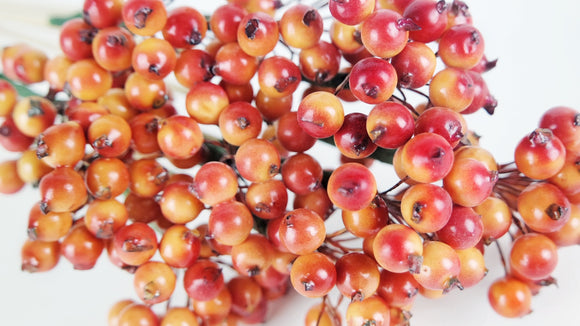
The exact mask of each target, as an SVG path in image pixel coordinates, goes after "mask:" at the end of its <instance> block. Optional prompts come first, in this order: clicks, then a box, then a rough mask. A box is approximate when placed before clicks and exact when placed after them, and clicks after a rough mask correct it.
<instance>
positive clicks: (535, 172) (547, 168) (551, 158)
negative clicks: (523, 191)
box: [514, 128, 566, 180]
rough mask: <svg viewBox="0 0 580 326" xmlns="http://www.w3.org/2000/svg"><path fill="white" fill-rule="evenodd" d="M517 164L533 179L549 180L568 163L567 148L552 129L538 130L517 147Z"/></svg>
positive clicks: (515, 154)
mask: <svg viewBox="0 0 580 326" xmlns="http://www.w3.org/2000/svg"><path fill="white" fill-rule="evenodd" d="M514 156H515V162H516V165H517V167H518V170H520V171H521V172H522V173H523V174H525V175H526V176H528V177H530V178H532V179H538V180H542V179H548V178H550V177H552V176H554V175H555V174H556V173H558V172H559V171H560V170H561V169H562V167H563V166H564V164H565V163H566V148H565V147H564V144H562V141H560V139H559V138H558V137H557V136H555V135H554V134H553V133H552V131H551V129H541V128H538V129H536V130H534V131H532V132H531V133H530V134H529V135H528V136H526V137H524V138H522V140H521V141H520V142H519V143H518V145H517V146H516V149H515V152H514Z"/></svg>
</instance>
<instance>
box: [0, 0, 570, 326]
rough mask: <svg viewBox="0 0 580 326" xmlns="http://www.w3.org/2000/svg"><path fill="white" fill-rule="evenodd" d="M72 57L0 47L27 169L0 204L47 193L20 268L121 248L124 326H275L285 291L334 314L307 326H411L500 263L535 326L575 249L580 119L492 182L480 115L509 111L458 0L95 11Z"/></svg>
mask: <svg viewBox="0 0 580 326" xmlns="http://www.w3.org/2000/svg"><path fill="white" fill-rule="evenodd" d="M60 49H61V54H59V55H57V56H54V57H52V58H49V57H48V56H47V55H46V54H45V53H44V52H43V51H41V50H38V49H36V48H34V47H32V46H30V45H26V44H15V45H13V46H9V47H6V48H4V49H3V50H2V53H1V58H0V59H1V67H2V79H0V122H1V125H0V144H1V145H2V147H3V148H4V149H5V150H7V151H10V152H16V153H20V154H19V158H18V159H14V160H7V161H4V162H2V163H0V193H2V194H12V193H15V192H18V191H19V190H20V189H22V188H23V187H25V185H26V184H31V185H32V186H34V187H37V188H38V192H39V194H40V200H38V201H37V202H36V203H34V204H33V205H32V208H31V209H30V214H29V220H28V229H27V232H28V233H27V234H28V240H27V241H26V242H25V243H24V244H23V246H22V269H23V270H24V271H28V272H45V271H49V270H51V269H53V268H54V267H55V266H56V265H57V264H58V262H59V260H60V258H64V259H65V260H67V261H68V262H70V263H71V264H72V267H73V268H74V269H77V270H87V269H91V268H93V267H94V266H95V265H96V264H97V262H98V260H99V258H100V257H101V256H102V255H103V252H104V251H105V252H106V255H107V256H108V258H109V260H110V262H111V263H112V264H114V265H115V266H118V267H119V268H120V269H122V270H124V271H126V272H129V273H132V274H133V279H134V288H135V295H136V296H137V297H138V298H139V301H134V300H123V301H119V302H117V303H115V304H114V305H113V306H112V308H111V309H110V313H109V316H108V322H109V325H110V326H128V325H165V326H169V325H237V324H242V323H243V324H257V323H262V322H264V321H265V317H266V314H267V311H268V304H269V302H270V301H272V300H275V299H277V298H280V297H282V296H283V295H284V294H286V293H287V291H288V290H294V291H296V292H298V293H299V294H301V295H303V296H305V297H308V298H320V301H317V303H316V304H315V305H313V306H312V307H311V309H310V310H309V311H308V312H307V313H306V315H305V317H304V324H305V325H334V326H336V325H341V324H342V323H344V322H346V325H349V326H365V325H377V326H378V325H383V326H388V325H392V326H397V325H408V324H409V322H410V321H409V319H410V318H411V311H412V307H413V303H414V300H415V299H416V297H417V295H418V294H421V295H424V296H426V297H430V298H433V297H439V296H442V295H445V294H446V293H448V292H449V291H455V289H464V288H468V287H472V286H474V285H476V284H478V283H479V282H480V281H481V280H482V278H483V277H484V276H485V275H486V273H487V268H486V262H485V260H484V251H485V250H489V248H490V246H497V247H498V249H499V251H500V253H501V259H502V263H503V266H504V268H505V277H503V278H501V279H498V280H496V281H494V282H493V284H492V285H491V287H490V289H489V297H488V299H489V302H490V304H491V306H492V308H493V309H494V310H495V311H496V312H497V313H499V314H500V315H502V316H505V317H522V316H524V315H526V314H528V313H529V312H530V311H531V308H530V307H531V299H532V296H533V295H535V294H536V293H538V292H539V291H540V289H541V288H542V287H543V286H546V285H550V284H554V283H555V279H554V278H553V277H552V273H553V271H554V269H555V267H556V264H557V261H558V248H559V247H563V246H572V245H577V244H580V169H579V165H580V112H578V111H576V110H574V109H572V108H568V107H554V108H552V109H549V110H548V111H546V112H545V114H544V115H543V116H542V118H541V120H540V122H539V124H538V126H537V129H535V130H534V131H532V132H531V133H530V134H528V135H526V136H525V137H523V138H522V139H521V141H520V142H519V143H518V145H517V147H516V148H515V152H514V162H512V163H507V164H498V163H497V162H496V160H495V158H494V156H493V154H492V153H491V152H489V151H488V150H486V149H484V148H482V147H480V146H479V145H478V136H477V135H476V134H475V133H474V132H472V131H471V130H470V129H469V127H468V125H467V122H466V119H465V118H464V116H465V115H467V114H471V113H474V112H476V111H478V110H485V111H487V112H488V113H489V114H493V112H494V110H495V108H496V106H497V103H496V101H495V99H494V97H493V96H492V95H491V94H490V91H489V89H488V87H487V85H486V83H485V81H484V79H483V77H482V76H483V74H484V73H485V72H486V71H488V70H490V69H492V68H493V67H494V66H495V61H493V60H488V59H487V58H486V56H485V43H484V38H483V35H482V34H481V33H480V32H479V30H478V29H477V28H476V27H474V26H473V23H472V17H471V15H470V12H469V10H468V8H467V5H466V4H465V3H463V2H461V1H458V0H454V1H452V2H450V3H446V2H445V1H444V0H440V1H435V0H376V1H375V0H357V1H344V0H330V1H319V2H312V3H309V4H306V2H303V1H289V2H287V3H282V2H280V1H276V0H230V1H228V3H227V4H223V5H220V6H219V7H218V8H216V9H215V10H214V11H213V12H212V13H211V15H209V16H204V15H203V14H202V13H200V12H199V11H198V10H197V9H195V8H193V7H191V6H174V5H172V4H171V3H170V2H167V3H165V2H163V1H162V0H127V1H121V0H85V1H84V7H83V8H82V16H81V17H77V18H73V19H70V20H68V21H66V22H65V23H64V24H63V25H62V29H61V33H60ZM171 83H175V84H177V86H176V88H175V89H172V88H170V87H169V86H170V85H171ZM27 85H34V86H39V87H41V88H42V89H46V91H45V92H44V93H43V94H34V93H30V90H29V89H28V88H26V86H27ZM19 91H20V92H19ZM180 91H183V92H184V93H185V94H183V96H181V97H180V96H179V94H177V93H178V92H180ZM321 143H330V144H332V145H333V146H334V147H333V148H334V149H335V153H337V155H340V164H339V165H337V166H331V167H327V166H325V165H324V164H325V163H324V159H325V158H324V157H317V154H316V151H315V150H313V149H315V148H316V147H315V146H318V145H320V144H321ZM383 163H390V164H392V166H393V168H394V170H395V172H396V174H397V176H398V177H399V179H400V181H399V182H398V183H396V184H395V185H393V186H392V187H390V188H389V189H380V187H381V186H380V182H378V181H379V180H380V178H381V175H377V174H376V173H374V172H373V169H371V168H370V166H371V165H376V164H383ZM336 220H338V223H337V222H336ZM331 222H332V224H334V225H336V224H339V225H340V227H338V228H336V229H333V228H330V227H329V225H330V224H331ZM499 239H509V241H510V249H509V255H506V256H504V254H503V250H504V249H502V248H500V244H499V242H498V240H499ZM333 290H336V292H338V299H337V300H334V299H333V298H332V293H331V291H333ZM178 291H182V292H185V294H186V295H187V301H186V302H183V303H182V304H178V303H176V302H171V305H169V302H170V300H171V299H172V298H173V297H174V295H175V294H176V293H177V292H178ZM343 300H346V301H347V302H346V305H347V307H346V311H341V309H339V305H340V303H341V302H342V301H343ZM343 315H344V316H343Z"/></svg>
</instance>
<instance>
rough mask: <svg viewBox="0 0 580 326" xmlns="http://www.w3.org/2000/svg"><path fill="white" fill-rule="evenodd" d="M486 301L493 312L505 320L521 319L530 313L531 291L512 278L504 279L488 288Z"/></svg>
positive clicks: (522, 283)
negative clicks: (505, 318)
mask: <svg viewBox="0 0 580 326" xmlns="http://www.w3.org/2000/svg"><path fill="white" fill-rule="evenodd" d="M488 300H489V303H490V304H491V307H492V308H493V310H495V312H497V313H498V314H500V315H501V316H504V317H507V318H517V317H523V316H525V315H527V314H529V313H530V312H531V309H530V306H531V303H532V291H530V288H529V287H528V286H527V285H526V284H525V283H524V282H521V281H519V280H517V279H516V278H514V277H510V276H508V277H505V278H501V279H498V280H496V281H494V282H493V284H492V285H491V286H490V287H489V291H488Z"/></svg>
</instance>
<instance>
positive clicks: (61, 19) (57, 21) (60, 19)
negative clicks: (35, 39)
mask: <svg viewBox="0 0 580 326" xmlns="http://www.w3.org/2000/svg"><path fill="white" fill-rule="evenodd" d="M75 18H83V14H82V13H81V12H77V13H74V14H70V15H66V16H52V17H50V19H49V20H48V23H49V24H50V25H51V26H62V25H64V23H66V22H67V21H69V20H71V19H75Z"/></svg>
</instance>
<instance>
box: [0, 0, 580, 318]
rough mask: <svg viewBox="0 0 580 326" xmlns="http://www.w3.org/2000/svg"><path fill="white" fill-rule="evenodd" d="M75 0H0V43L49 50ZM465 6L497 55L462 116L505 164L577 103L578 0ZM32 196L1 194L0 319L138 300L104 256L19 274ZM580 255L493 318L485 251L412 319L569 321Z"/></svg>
mask: <svg viewBox="0 0 580 326" xmlns="http://www.w3.org/2000/svg"><path fill="white" fill-rule="evenodd" d="M81 3H82V1H79V0H75V1H72V0H58V1H57V0H53V1H40V0H37V1H33V0H19V1H18V2H17V3H16V4H14V1H12V0H10V1H9V0H0V8H2V9H1V10H0V45H2V46H3V45H6V44H10V43H13V42H16V41H21V40H23V38H28V39H32V40H36V41H35V42H34V43H33V45H35V46H37V47H40V48H44V49H46V50H47V51H49V52H50V53H55V51H58V36H57V32H56V31H55V30H54V29H47V28H44V27H42V26H41V25H38V24H37V22H38V18H39V17H43V16H44V15H47V13H50V12H56V13H61V14H66V13H68V12H74V11H76V10H79V9H80V8H81ZM188 3H190V4H192V5H194V6H197V4H198V3H200V6H203V7H202V8H205V7H206V6H207V5H208V1H203V2H202V1H189V2H188ZM216 3H218V4H222V3H224V1H220V2H217V1H216ZM468 5H469V6H470V8H471V13H472V15H473V16H474V20H475V25H476V26H477V27H478V28H479V29H480V31H481V32H482V33H483V36H484V39H485V42H486V53H487V56H488V57H489V58H492V59H493V58H499V62H498V66H497V68H496V69H494V70H493V71H492V72H489V73H487V74H486V75H485V79H486V81H487V83H488V85H489V87H490V89H491V91H492V93H493V94H494V95H495V96H496V98H497V99H498V101H499V106H498V108H497V110H496V114H495V115H494V116H492V117H490V116H488V115H486V114H484V113H481V112H480V114H475V115H472V116H469V117H468V123H469V125H470V126H471V128H472V129H474V130H476V131H477V132H478V133H479V134H481V135H483V136H484V137H483V138H482V141H481V145H482V146H484V147H485V148H487V149H489V150H491V151H492V152H493V153H494V154H495V155H496V158H497V160H498V161H499V162H501V163H505V162H509V161H511V160H512V153H513V148H514V147H515V144H516V143H517V142H518V141H519V139H520V138H521V137H522V136H523V135H525V134H526V133H528V132H530V131H531V130H533V129H534V128H535V126H536V124H537V121H538V119H539V117H540V116H541V114H542V112H543V111H545V110H546V109H548V108H550V107H552V106H556V105H567V106H572V107H575V108H576V109H580V103H579V101H578V86H579V83H578V81H577V78H578V76H580V63H579V61H578V59H577V54H578V50H579V48H578V42H577V37H578V32H580V19H578V17H577V15H578V12H580V4H579V3H578V2H576V1H567V0H558V1H551V2H547V1H539V0H528V1H524V0H511V1H501V0H487V1H482V0H476V1H469V2H468ZM8 157H14V155H12V154H11V153H6V152H5V151H4V150H0V159H2V160H4V159H6V158H8ZM393 175H394V174H393V172H392V171H390V170H388V169H385V172H384V175H383V174H381V178H380V179H381V180H382V181H381V182H380V183H381V186H382V187H383V188H382V189H386V187H387V185H389V184H391V183H392V180H393V179H392V176H393ZM383 178H385V179H383ZM38 199H39V196H38V193H37V192H36V191H33V190H31V189H30V188H26V189H25V190H23V191H22V192H20V193H19V194H17V195H14V196H4V195H0V208H1V210H2V213H1V220H2V227H1V228H0V248H1V249H0V262H1V263H0V266H1V267H0V280H2V285H1V289H2V291H1V295H0V325H37V324H41V325H65V326H68V325H87V326H88V325H105V324H106V314H107V311H108V309H109V307H110V306H111V305H112V304H113V303H114V302H116V301H117V300H120V299H123V298H135V295H134V293H133V288H132V279H131V277H130V275H129V274H127V273H124V272H122V271H119V270H117V269H116V268H113V267H112V266H111V264H110V263H109V261H108V259H107V257H106V256H105V255H103V256H102V257H101V259H100V261H99V262H98V264H97V267H96V268H95V269H93V270H91V271H85V272H80V271H73V270H72V267H71V265H70V264H69V263H68V262H67V261H66V260H62V261H61V262H60V264H59V265H58V266H57V268H56V269H55V270H54V271H52V272H49V273H44V274H28V273H23V272H21V271H20V246H21V244H22V243H23V241H24V240H25V238H26V225H27V216H28V211H29V207H30V205H31V204H32V203H34V202H35V201H36V200H38ZM577 257H578V247H574V248H566V249H562V250H560V262H559V265H558V268H557V270H556V271H555V272H554V276H555V277H556V278H557V279H558V281H559V288H556V287H554V286H552V287H549V288H545V289H543V290H542V292H541V293H540V295H539V296H537V297H534V299H533V304H532V308H533V310H534V312H533V313H532V314H531V315H529V316H527V317H525V318H522V319H516V320H508V319H504V318H502V317H499V316H497V315H496V314H495V313H494V312H493V311H492V310H491V308H490V307H489V304H488V303H487V295H486V294H487V287H488V286H489V284H490V283H491V282H492V281H493V280H494V279H495V278H497V277H499V276H500V275H502V273H503V271H502V267H501V265H500V263H499V259H498V257H497V252H496V250H495V249H494V248H489V250H488V252H487V254H486V261H487V265H488V268H489V270H490V272H489V274H488V276H487V277H486V278H485V279H484V280H483V281H482V283H481V284H480V285H479V286H477V287H475V288H472V289H468V290H465V291H463V292H459V291H454V292H452V293H451V294H450V295H448V296H447V297H445V298H443V299H439V300H436V301H432V300H427V299H419V300H418V301H417V302H416V305H415V307H414V309H413V310H412V312H413V315H414V316H413V318H412V319H411V322H412V325H447V326H453V325H472V326H485V325H495V326H502V325H505V326H507V325H510V326H520V325H521V326H524V325H525V326H540V325H542V326H543V325H562V324H570V322H571V321H572V320H577V310H576V309H578V303H579V302H580V273H578V270H579V269H580V262H579V260H578V259H577ZM313 303H315V301H312V300H307V299H303V298H299V297H298V296H297V295H292V296H290V297H289V298H284V299H282V300H278V301H277V302H276V303H274V305H273V307H272V308H271V311H270V314H269V322H268V323H267V324H270V325H280V326H281V325H300V324H302V318H303V316H304V313H305V311H306V308H307V307H308V306H309V305H311V304H313Z"/></svg>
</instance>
